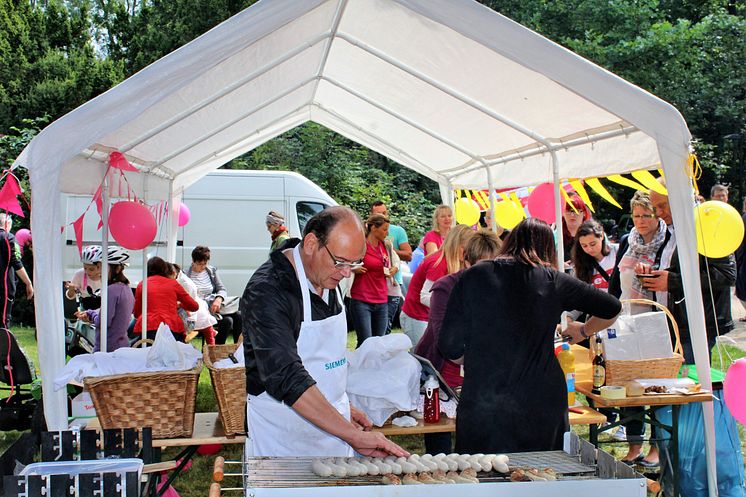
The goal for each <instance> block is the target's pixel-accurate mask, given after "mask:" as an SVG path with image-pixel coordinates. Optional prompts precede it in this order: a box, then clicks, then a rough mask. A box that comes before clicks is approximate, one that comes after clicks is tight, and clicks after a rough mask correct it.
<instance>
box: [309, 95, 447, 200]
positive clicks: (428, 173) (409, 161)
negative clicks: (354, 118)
mask: <svg viewBox="0 0 746 497" xmlns="http://www.w3.org/2000/svg"><path fill="white" fill-rule="evenodd" d="M314 106H315V107H316V108H318V109H319V110H321V111H323V112H324V113H326V114H329V115H330V116H333V117H334V118H335V119H338V120H339V121H341V122H343V123H345V124H346V125H347V126H349V127H351V128H354V129H356V130H358V131H359V132H360V133H361V134H364V135H365V136H366V137H367V138H368V139H369V140H370V141H371V142H378V143H381V144H382V145H383V146H384V147H385V148H388V149H389V150H391V151H393V152H395V153H396V154H397V155H398V156H399V157H396V158H394V157H391V156H390V155H388V154H385V153H384V154H383V155H386V156H387V157H391V158H392V159H395V160H397V161H398V162H400V163H401V164H404V165H408V167H409V168H410V169H412V170H414V171H416V172H418V173H420V174H422V175H423V176H425V177H427V178H430V179H432V180H433V181H437V182H438V183H439V184H445V183H450V180H449V179H448V178H446V177H445V176H442V175H441V174H438V173H436V172H435V171H433V170H432V169H430V168H428V167H427V166H425V165H424V164H423V163H422V162H420V161H419V160H417V159H415V158H414V157H412V156H411V155H409V154H408V153H406V152H404V151H403V150H401V149H399V148H397V147H395V146H393V145H391V144H390V143H388V142H387V141H386V140H383V139H381V138H378V137H376V136H372V135H370V134H369V133H368V131H367V130H365V129H363V128H362V127H361V126H359V125H357V124H355V123H353V122H351V121H349V120H347V119H346V118H344V117H342V116H340V115H339V114H337V113H336V112H334V111H333V110H330V109H326V108H324V107H322V106H321V105H319V104H315V105H314ZM327 127H328V126H327ZM332 131H335V130H332ZM337 132H338V133H340V134H341V135H343V136H344V133H342V132H340V131H337ZM348 138H350V139H351V140H354V141H356V142H359V140H358V139H355V138H353V137H348ZM361 144H362V145H365V146H367V147H368V148H371V147H369V146H368V145H367V144H365V143H361ZM402 158H403V159H404V160H401V159H402ZM442 196H443V190H442V188H441V197H442Z"/></svg>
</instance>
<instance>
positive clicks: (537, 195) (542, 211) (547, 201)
mask: <svg viewBox="0 0 746 497" xmlns="http://www.w3.org/2000/svg"><path fill="white" fill-rule="evenodd" d="M565 203H566V201H565V196H564V195H562V196H561V197H560V211H561V212H564V210H565ZM527 206H528V213H529V214H531V217H535V218H538V219H541V220H543V221H546V222H547V223H549V224H552V223H554V222H555V221H556V220H557V215H556V213H555V209H554V185H553V184H552V183H542V184H540V185H539V186H537V187H536V188H534V191H532V192H531V195H529V196H528V202H527Z"/></svg>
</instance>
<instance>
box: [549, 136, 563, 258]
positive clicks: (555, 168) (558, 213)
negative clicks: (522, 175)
mask: <svg viewBox="0 0 746 497" xmlns="http://www.w3.org/2000/svg"><path fill="white" fill-rule="evenodd" d="M551 154H552V178H553V179H554V219H555V221H554V230H555V233H556V235H555V239H556V240H557V271H560V272H562V271H564V270H565V244H564V240H563V233H562V193H561V192H560V188H562V184H561V183H560V174H559V159H558V158H557V154H556V153H555V151H554V150H552V151H551Z"/></svg>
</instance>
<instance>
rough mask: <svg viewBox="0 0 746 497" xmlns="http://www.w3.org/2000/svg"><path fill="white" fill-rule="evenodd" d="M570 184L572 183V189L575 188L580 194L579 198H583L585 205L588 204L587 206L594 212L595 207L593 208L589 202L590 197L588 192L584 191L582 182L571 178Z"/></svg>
mask: <svg viewBox="0 0 746 497" xmlns="http://www.w3.org/2000/svg"><path fill="white" fill-rule="evenodd" d="M570 185H572V187H573V189H575V191H576V192H578V195H580V198H582V199H583V202H585V205H587V206H588V208H589V209H590V210H591V212H593V213H594V214H595V213H596V209H594V208H593V204H592V203H591V197H589V196H588V192H587V191H585V187H584V186H583V182H582V181H580V180H578V179H571V180H570Z"/></svg>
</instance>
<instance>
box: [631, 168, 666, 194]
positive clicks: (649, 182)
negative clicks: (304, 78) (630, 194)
mask: <svg viewBox="0 0 746 497" xmlns="http://www.w3.org/2000/svg"><path fill="white" fill-rule="evenodd" d="M632 177H633V178H635V179H636V180H637V181H639V182H640V183H642V184H643V185H645V186H646V187H648V188H649V189H651V190H653V191H654V192H657V193H660V194H661V195H668V191H667V190H666V187H665V186H663V185H661V184H660V183H658V180H657V179H655V176H653V175H652V174H651V173H650V171H645V170H641V171H632Z"/></svg>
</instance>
